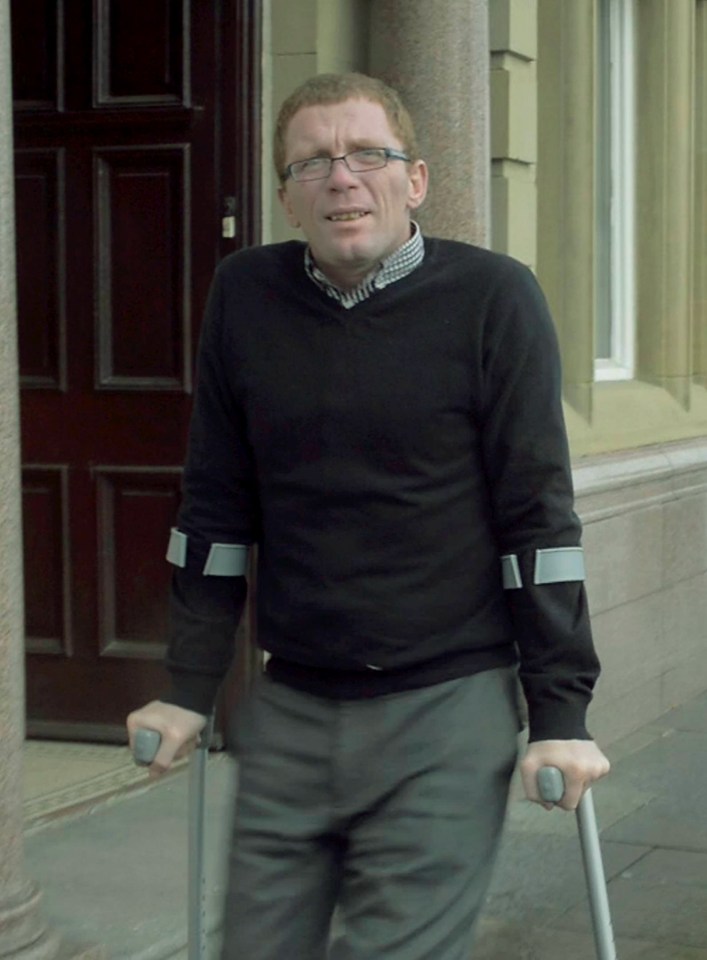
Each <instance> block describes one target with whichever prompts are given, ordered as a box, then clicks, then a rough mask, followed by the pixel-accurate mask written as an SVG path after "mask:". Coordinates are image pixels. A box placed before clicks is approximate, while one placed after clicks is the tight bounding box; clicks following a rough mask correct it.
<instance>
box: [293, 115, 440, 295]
mask: <svg viewBox="0 0 707 960" xmlns="http://www.w3.org/2000/svg"><path fill="white" fill-rule="evenodd" d="M362 147H391V148H393V149H395V150H402V148H403V145H402V143H401V142H400V141H399V140H398V138H397V137H396V136H395V135H394V134H393V132H392V130H391V128H390V123H389V121H388V117H387V116H386V113H385V110H384V109H383V107H382V106H381V105H380V104H379V103H373V102H372V101H370V100H360V99H354V100H345V101H344V102H343V103H335V104H319V105H316V106H311V107H302V109H301V110H299V111H298V112H297V113H296V114H295V115H294V117H293V118H292V119H291V120H290V124H289V126H288V128H287V133H286V137H285V148H286V149H285V156H286V163H288V164H289V163H293V162H294V161H296V160H306V159H308V158H310V157H340V156H343V155H344V154H347V153H349V152H350V151H352V150H357V149H360V148H362ZM426 193H427V167H426V166H425V164H424V162H423V161H422V160H417V161H415V162H414V163H405V162H404V161H402V160H389V161H388V165H387V166H386V167H381V168H380V169H378V170H370V171H368V172H366V173H351V171H350V170H349V169H348V168H347V166H346V164H345V163H344V162H343V161H338V162H337V163H335V164H334V165H333V166H332V168H331V173H330V175H329V177H328V178H327V179H326V180H307V181H301V182H295V181H294V180H292V179H291V178H289V179H288V180H286V181H285V183H284V185H283V186H282V187H281V188H280V200H281V202H282V205H283V207H284V209H285V213H286V215H287V219H288V222H289V223H290V225H291V226H293V227H301V228H302V232H303V233H304V235H305V237H306V239H307V241H308V242H309V245H310V247H311V250H312V254H313V256H314V259H315V261H316V263H317V266H318V267H319V268H320V269H321V270H322V271H323V272H324V273H325V274H326V275H327V276H328V277H329V279H331V280H332V281H334V282H335V283H338V284H339V285H340V286H343V287H346V286H354V285H355V284H356V283H358V282H359V280H361V279H362V278H363V277H364V276H365V275H366V274H367V273H369V272H370V271H371V270H372V269H374V268H375V267H376V266H377V265H378V264H379V263H380V261H381V260H383V259H385V257H387V256H389V255H390V254H391V253H393V252H394V251H395V250H397V249H398V247H400V246H402V244H403V243H405V241H406V240H407V239H408V238H409V236H410V211H411V210H415V209H416V208H417V207H419V206H420V204H421V203H422V201H423V200H424V199H425V194H426ZM341 218H344V219H341Z"/></svg>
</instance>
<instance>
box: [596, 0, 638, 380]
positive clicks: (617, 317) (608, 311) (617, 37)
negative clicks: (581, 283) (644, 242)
mask: <svg viewBox="0 0 707 960" xmlns="http://www.w3.org/2000/svg"><path fill="white" fill-rule="evenodd" d="M635 14H636V11H635V0H600V3H599V17H598V31H597V34H598V37H597V63H598V83H597V87H598V106H597V134H598V136H597V143H598V147H597V202H596V229H595V242H596V262H597V271H596V288H597V289H596V311H597V314H596V317H595V350H594V353H595V359H594V379H595V380H596V381H607V380H631V379H633V377H634V375H635V359H636V348H635V341H636V255H635V216H636V210H635V208H636V143H635V139H636V138H635V123H636V89H635V86H636V85H635V70H636V66H635V30H636V15H635ZM602 245H604V248H602ZM602 321H603V323H604V324H607V325H608V331H606V332H605V339H606V340H607V341H608V344H609V351H608V352H609V355H608V356H599V355H598V344H597V339H598V338H597V333H598V328H599V324H600V322H602Z"/></svg>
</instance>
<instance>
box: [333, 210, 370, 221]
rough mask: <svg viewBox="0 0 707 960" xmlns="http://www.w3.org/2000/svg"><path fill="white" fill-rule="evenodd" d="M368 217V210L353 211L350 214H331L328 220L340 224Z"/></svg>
mask: <svg viewBox="0 0 707 960" xmlns="http://www.w3.org/2000/svg"><path fill="white" fill-rule="evenodd" d="M367 216H368V211H367V210H353V211H351V212H350V213H331V214H329V216H328V217H327V220H331V221H332V222H333V223H340V222H342V221H347V220H360V219H361V217H367Z"/></svg>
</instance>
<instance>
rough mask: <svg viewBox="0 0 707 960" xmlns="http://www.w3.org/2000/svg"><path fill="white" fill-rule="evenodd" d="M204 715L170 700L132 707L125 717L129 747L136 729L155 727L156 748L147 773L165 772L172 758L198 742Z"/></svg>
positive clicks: (203, 724)
mask: <svg viewBox="0 0 707 960" xmlns="http://www.w3.org/2000/svg"><path fill="white" fill-rule="evenodd" d="M206 720H207V718H206V717H205V716H204V715H203V714H201V713H195V712H194V711H193V710H185V709H184V708H183V707H178V706H176V705H175V704H173V703H163V702H162V701H161V700H153V701H152V702H151V703H148V704H146V705H145V706H144V707H140V709H139V710H134V711H133V712H132V713H131V714H129V716H128V719H127V727H128V736H129V737H130V749H131V750H133V748H134V746H135V735H136V734H137V731H138V730H142V729H145V730H156V731H157V733H159V735H160V737H161V738H162V739H161V743H160V748H159V750H158V751H157V753H156V754H155V758H154V760H153V761H152V763H151V764H150V767H149V773H150V776H151V777H158V776H161V775H162V774H163V773H166V771H167V770H169V768H170V767H171V766H172V763H173V762H174V761H175V760H179V759H181V758H182V757H185V756H186V755H187V754H188V753H190V752H191V751H192V750H194V749H195V748H196V746H197V744H198V742H199V734H200V733H201V731H202V730H203V729H204V727H205V726H206Z"/></svg>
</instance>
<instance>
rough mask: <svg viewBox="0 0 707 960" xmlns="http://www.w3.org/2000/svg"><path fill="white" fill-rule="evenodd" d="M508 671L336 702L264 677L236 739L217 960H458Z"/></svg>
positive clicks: (473, 912)
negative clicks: (233, 808)
mask: <svg viewBox="0 0 707 960" xmlns="http://www.w3.org/2000/svg"><path fill="white" fill-rule="evenodd" d="M515 676H516V675H515V670H513V669H499V670H490V671H487V672H484V673H480V674H476V675H474V676H471V677H464V678H462V679H460V680H453V681H449V682H446V683H440V684H436V685H434V686H431V687H426V688H425V689H422V690H414V691H409V692H404V693H400V694H392V695H386V696H382V697H375V698H372V699H368V700H346V701H332V700H327V699H324V698H319V697H314V696H311V695H310V694H306V693H301V692H299V691H296V690H292V689H290V688H289V687H286V686H284V685H282V684H279V683H276V682H274V681H272V680H270V679H269V678H268V677H263V678H262V679H260V680H259V682H258V683H257V685H256V689H255V691H254V693H253V695H252V697H251V698H250V700H249V702H248V703H247V704H246V706H245V707H244V708H243V709H242V711H241V716H240V718H239V722H238V731H237V733H236V748H235V750H236V754H237V757H238V760H239V786H238V791H237V799H236V812H235V825H234V835H233V842H232V849H231V855H230V867H229V886H228V892H227V900H226V909H225V929H224V934H225V945H224V954H223V960H324V958H326V957H329V958H330V960H382V958H386V960H469V958H470V956H471V941H472V934H473V927H474V922H475V920H476V917H477V914H478V912H479V909H480V907H481V905H482V903H483V900H484V896H485V893H486V890H487V887H488V884H489V880H490V875H491V869H492V865H493V862H494V859H495V854H496V850H497V846H498V841H499V838H500V832H501V827H502V823H503V819H504V815H505V810H506V803H507V798H508V788H509V783H510V778H511V774H512V772H513V767H514V765H515V761H516V755H517V742H518V731H519V721H518V707H517V698H516V680H515ZM333 916H334V923H333V924H332V917H333Z"/></svg>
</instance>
